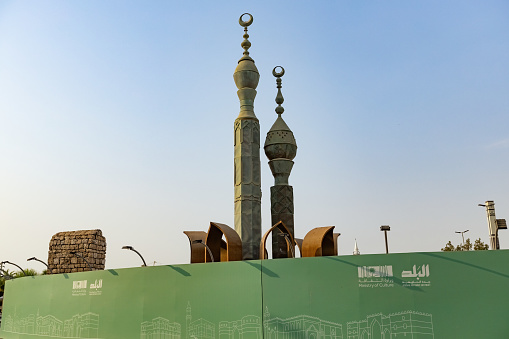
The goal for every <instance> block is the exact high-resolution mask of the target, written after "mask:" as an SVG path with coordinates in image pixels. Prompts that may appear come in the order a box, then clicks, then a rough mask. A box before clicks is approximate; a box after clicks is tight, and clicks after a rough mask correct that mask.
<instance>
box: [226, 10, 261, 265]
mask: <svg viewBox="0 0 509 339" xmlns="http://www.w3.org/2000/svg"><path fill="white" fill-rule="evenodd" d="M246 15H247V16H249V20H248V21H243V19H242V18H243V17H244V16H246ZM239 23H240V25H241V26H242V27H244V36H243V37H244V41H242V43H241V44H240V45H241V46H242V48H243V49H244V55H243V56H242V58H240V60H239V63H238V65H237V68H236V69H235V73H233V79H234V80H235V85H237V88H238V91H237V95H238V97H239V100H240V113H239V116H238V117H237V119H236V120H235V125H234V126H235V142H234V145H235V162H234V165H235V169H234V185H235V230H236V231H237V233H238V234H239V236H240V238H241V239H242V256H243V259H244V260H250V259H258V257H259V253H260V240H261V236H262V227H261V224H262V214H261V198H262V190H261V180H260V124H259V122H258V119H257V118H256V115H255V113H254V99H255V96H256V87H257V86H258V80H259V79H260V74H259V73H258V69H257V68H256V66H255V63H254V60H253V59H252V58H251V57H250V56H249V52H248V49H249V47H251V42H249V40H248V38H249V35H248V34H247V27H248V26H249V25H251V24H252V23H253V16H252V15H251V14H249V13H244V14H242V15H241V16H240V18H239Z"/></svg>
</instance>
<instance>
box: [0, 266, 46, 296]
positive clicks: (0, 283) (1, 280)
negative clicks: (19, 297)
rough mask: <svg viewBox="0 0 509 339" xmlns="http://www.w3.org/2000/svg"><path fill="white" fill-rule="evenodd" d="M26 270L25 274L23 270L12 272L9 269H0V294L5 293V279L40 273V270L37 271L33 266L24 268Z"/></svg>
mask: <svg viewBox="0 0 509 339" xmlns="http://www.w3.org/2000/svg"><path fill="white" fill-rule="evenodd" d="M24 271H25V274H23V272H21V271H18V272H11V271H9V270H8V269H2V270H1V271H0V273H1V276H0V296H2V295H3V294H4V286H5V280H8V279H16V278H21V277H24V276H34V275H39V272H37V271H36V270H34V269H32V268H26V269H24Z"/></svg>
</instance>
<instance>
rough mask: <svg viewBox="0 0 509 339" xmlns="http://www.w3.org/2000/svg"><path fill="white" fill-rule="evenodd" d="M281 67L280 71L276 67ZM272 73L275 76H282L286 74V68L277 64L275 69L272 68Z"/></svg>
mask: <svg viewBox="0 0 509 339" xmlns="http://www.w3.org/2000/svg"><path fill="white" fill-rule="evenodd" d="M278 67H279V68H281V71H280V72H276V69H277V68H278ZM272 75H273V76H275V77H276V78H281V77H282V76H283V75H285V69H284V68H283V67H282V66H276V67H274V69H273V70H272Z"/></svg>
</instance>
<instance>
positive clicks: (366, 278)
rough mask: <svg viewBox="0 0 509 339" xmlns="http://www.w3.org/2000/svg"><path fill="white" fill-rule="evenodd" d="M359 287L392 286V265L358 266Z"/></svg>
mask: <svg viewBox="0 0 509 339" xmlns="http://www.w3.org/2000/svg"><path fill="white" fill-rule="evenodd" d="M357 271H358V275H359V287H370V288H375V287H394V278H393V277H394V275H393V274H392V265H380V266H359V267H357Z"/></svg>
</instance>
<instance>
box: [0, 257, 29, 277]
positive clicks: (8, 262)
mask: <svg viewBox="0 0 509 339" xmlns="http://www.w3.org/2000/svg"><path fill="white" fill-rule="evenodd" d="M3 264H11V265H13V266H16V267H17V268H19V269H20V270H21V272H23V275H25V276H26V275H27V274H26V272H25V271H24V270H23V269H22V268H21V266H18V265H16V264H15V263H13V262H10V261H7V260H6V261H2V262H1V263H0V265H3Z"/></svg>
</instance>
